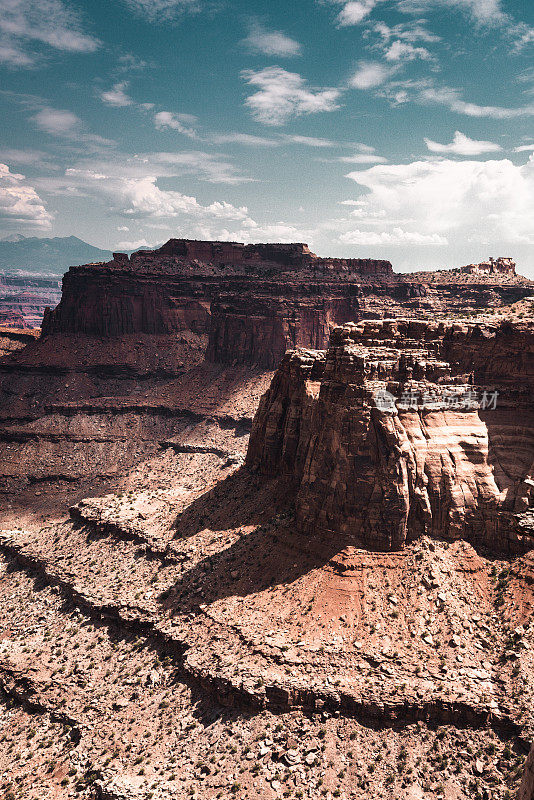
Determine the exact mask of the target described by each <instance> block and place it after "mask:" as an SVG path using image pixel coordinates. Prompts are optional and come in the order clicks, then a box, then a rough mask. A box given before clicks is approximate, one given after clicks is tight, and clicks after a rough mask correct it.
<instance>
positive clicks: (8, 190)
mask: <svg viewBox="0 0 534 800" xmlns="http://www.w3.org/2000/svg"><path fill="white" fill-rule="evenodd" d="M0 218H4V220H5V219H6V218H7V219H9V220H11V221H12V222H16V223H19V224H20V223H23V224H29V225H31V226H35V227H38V228H47V227H49V226H50V223H51V219H52V217H51V215H50V214H49V213H48V211H47V210H46V208H45V205H44V202H43V201H42V200H41V198H40V197H39V195H38V194H37V192H36V191H35V189H34V188H33V186H30V185H28V184H27V183H26V179H25V176H24V175H19V174H17V173H14V172H11V171H10V169H9V167H8V165H7V164H0Z"/></svg>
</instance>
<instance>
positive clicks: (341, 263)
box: [142, 239, 393, 275]
mask: <svg viewBox="0 0 534 800" xmlns="http://www.w3.org/2000/svg"><path fill="white" fill-rule="evenodd" d="M142 252H143V253H146V252H147V251H142ZM154 252H155V253H156V254H157V255H162V256H175V257H178V258H184V259H189V260H197V261H200V262H202V263H206V264H232V265H234V266H236V265H240V264H249V265H260V264H262V263H265V264H277V265H279V266H280V267H283V268H294V267H311V268H312V269H320V270H322V271H324V272H328V271H332V272H336V271H337V272H343V271H344V272H361V273H362V274H363V275H392V274H393V267H392V265H391V262H389V261H384V260H377V259H371V258H320V257H319V256H317V255H316V254H315V253H312V251H311V250H310V248H309V247H308V245H307V244H304V243H303V242H294V243H291V244H285V243H274V244H269V243H268V244H242V243H241V242H205V241H198V240H194V239H169V241H168V242H167V243H166V244H164V245H163V246H162V247H160V248H159V249H158V250H155V251H154Z"/></svg>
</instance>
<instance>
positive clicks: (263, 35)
mask: <svg viewBox="0 0 534 800" xmlns="http://www.w3.org/2000/svg"><path fill="white" fill-rule="evenodd" d="M243 44H244V45H245V46H246V47H247V48H248V49H249V50H251V51H252V52H253V53H263V55H266V56H283V57H286V58H291V57H294V56H300V55H301V46H300V44H299V42H297V41H296V40H295V39H292V38H291V37H290V36H287V35H286V34H285V33H282V31H269V30H267V29H266V28H264V27H263V26H262V25H260V24H259V23H257V22H256V23H254V24H253V25H252V27H251V30H250V33H249V35H248V36H247V38H246V39H243Z"/></svg>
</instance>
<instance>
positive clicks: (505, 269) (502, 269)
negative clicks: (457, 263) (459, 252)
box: [460, 256, 516, 275]
mask: <svg viewBox="0 0 534 800" xmlns="http://www.w3.org/2000/svg"><path fill="white" fill-rule="evenodd" d="M460 272H468V273H469V274H476V273H479V272H481V273H486V274H488V275H515V274H516V272H515V261H514V260H513V259H512V258H504V257H503V256H499V258H491V257H490V258H489V259H488V261H482V262H480V264H468V265H467V266H465V267H461V269H460Z"/></svg>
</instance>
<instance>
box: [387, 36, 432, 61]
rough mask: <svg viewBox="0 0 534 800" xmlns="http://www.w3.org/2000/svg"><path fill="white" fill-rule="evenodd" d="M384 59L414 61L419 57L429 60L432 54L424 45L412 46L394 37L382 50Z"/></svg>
mask: <svg viewBox="0 0 534 800" xmlns="http://www.w3.org/2000/svg"><path fill="white" fill-rule="evenodd" d="M384 57H385V59H386V61H415V59H417V58H420V59H421V60H422V61H430V60H431V59H432V56H431V55H430V53H429V51H428V50H427V49H426V47H414V45H413V44H410V43H409V42H401V41H400V39H395V41H393V42H391V44H390V45H389V47H388V48H387V49H386V50H385V51H384Z"/></svg>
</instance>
